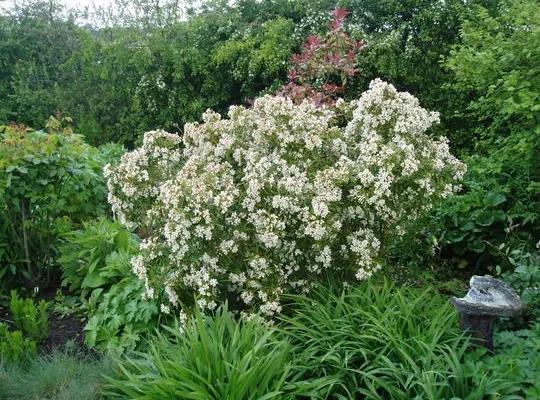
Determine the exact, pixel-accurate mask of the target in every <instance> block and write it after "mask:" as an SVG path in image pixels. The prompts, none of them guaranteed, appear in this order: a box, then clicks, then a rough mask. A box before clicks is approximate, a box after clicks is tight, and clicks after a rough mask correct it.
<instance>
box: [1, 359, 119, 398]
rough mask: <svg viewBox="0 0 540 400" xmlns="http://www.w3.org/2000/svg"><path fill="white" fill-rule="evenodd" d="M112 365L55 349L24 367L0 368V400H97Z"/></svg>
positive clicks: (107, 360)
mask: <svg viewBox="0 0 540 400" xmlns="http://www.w3.org/2000/svg"><path fill="white" fill-rule="evenodd" d="M111 368H112V362H111V361H110V360H109V359H107V358H104V359H99V358H96V357H94V356H90V355H86V356H84V355H80V354H77V353H75V352H73V351H69V350H62V351H61V350H57V351H55V352H53V353H51V354H49V355H46V356H41V357H37V358H34V359H32V360H30V361H29V362H28V363H27V364H25V365H11V366H8V367H1V368H0V398H1V399H4V400H22V399H24V400H30V399H36V400H37V399H39V400H53V399H54V400H74V399H77V400H96V399H102V398H105V397H102V396H101V395H100V390H101V388H102V386H103V385H104V384H105V379H104V378H103V376H102V374H105V373H107V372H110V371H111Z"/></svg>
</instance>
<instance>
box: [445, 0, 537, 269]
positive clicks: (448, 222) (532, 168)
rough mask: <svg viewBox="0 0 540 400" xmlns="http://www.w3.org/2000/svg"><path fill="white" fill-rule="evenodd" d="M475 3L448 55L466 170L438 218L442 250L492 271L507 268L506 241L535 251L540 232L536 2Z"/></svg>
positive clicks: (477, 266) (518, 247)
mask: <svg viewBox="0 0 540 400" xmlns="http://www.w3.org/2000/svg"><path fill="white" fill-rule="evenodd" d="M473 10H474V13H471V14H470V15H469V18H468V19H467V21H466V22H465V23H464V24H463V26H462V30H461V38H462V43H461V44H460V45H458V46H456V47H455V48H454V49H453V50H452V52H451V55H450V57H449V58H448V60H447V62H446V65H447V67H448V68H449V69H450V70H451V71H452V72H453V73H454V74H455V75H454V79H453V80H452V81H451V83H449V85H448V86H449V87H450V88H451V90H453V91H454V93H456V94H457V96H458V97H460V96H461V97H463V98H464V99H467V101H466V102H465V103H463V104H462V105H461V108H460V111H459V116H458V117H459V118H461V119H463V120H467V121H468V123H470V124H471V125H470V127H469V129H468V130H466V131H461V130H456V132H455V137H456V138H461V140H462V141H463V142H462V143H466V144H465V145H463V148H464V149H466V150H467V151H468V153H469V154H470V155H469V156H468V158H467V164H468V167H469V172H468V173H467V175H466V177H465V182H464V185H463V186H464V190H463V193H462V194H461V195H459V196H456V197H454V198H451V199H448V201H447V202H446V203H445V204H444V205H443V206H442V207H441V208H440V209H439V210H438V212H437V213H436V215H435V223H436V225H437V229H438V230H439V236H438V238H439V240H440V241H441V243H442V244H443V245H444V247H443V254H445V255H446V256H449V257H453V256H455V255H457V256H458V257H459V258H462V259H465V260H466V261H467V262H468V263H469V266H471V267H473V268H474V270H476V271H477V272H486V271H489V272H490V273H494V267H495V265H497V264H498V265H500V266H501V268H502V269H503V270H504V271H506V270H508V269H510V268H511V265H510V264H509V263H508V262H507V261H506V257H505V254H506V253H507V249H510V250H519V251H524V252H532V251H536V249H535V246H536V244H537V242H538V238H539V237H540V223H539V221H540V211H539V210H540V164H539V163H538V159H539V157H540V128H539V126H540V125H539V123H540V108H539V107H538V99H539V97H538V96H539V92H538V87H540V81H539V77H540V67H539V65H540V51H539V47H538V43H539V40H540V36H539V35H540V8H539V7H538V4H537V2H535V1H527V0H523V1H515V2H502V3H501V4H500V5H499V7H498V8H493V7H492V8H490V9H486V8H482V7H475V8H473ZM456 115H457V114H456ZM471 272H472V271H471Z"/></svg>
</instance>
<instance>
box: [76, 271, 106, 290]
mask: <svg viewBox="0 0 540 400" xmlns="http://www.w3.org/2000/svg"><path fill="white" fill-rule="evenodd" d="M105 283H107V279H104V278H103V277H102V276H101V275H100V274H99V272H98V271H95V272H93V273H90V274H88V275H86V276H85V277H84V280H83V282H82V287H90V288H97V287H99V286H101V285H104V284H105Z"/></svg>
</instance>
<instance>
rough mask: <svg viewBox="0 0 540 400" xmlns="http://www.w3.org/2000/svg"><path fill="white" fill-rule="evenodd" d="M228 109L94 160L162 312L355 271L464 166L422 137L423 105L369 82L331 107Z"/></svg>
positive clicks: (261, 303)
mask: <svg viewBox="0 0 540 400" xmlns="http://www.w3.org/2000/svg"><path fill="white" fill-rule="evenodd" d="M351 108H352V109H354V111H353V112H352V119H351V120H350V121H349V123H348V125H347V126H346V127H345V128H341V127H339V126H338V124H337V121H338V119H339V118H338V114H337V113H338V112H339V110H342V111H344V110H347V109H351ZM228 116H229V118H228V119H222V118H221V116H220V115H219V114H217V113H214V112H212V111H207V112H206V113H205V114H204V115H203V123H201V124H188V125H186V127H185V135H184V137H183V138H182V139H180V138H179V137H178V136H177V135H173V134H168V133H165V132H149V133H147V134H146V136H145V140H144V144H143V146H142V147H141V148H140V149H138V150H136V151H134V152H132V153H128V154H125V155H124V156H123V158H122V162H121V164H120V165H119V166H118V167H114V168H108V169H106V175H107V176H108V185H109V190H110V194H109V201H110V203H111V205H112V207H113V210H114V211H115V212H116V213H117V214H118V215H119V216H120V218H121V219H122V220H123V221H125V222H126V223H128V224H131V225H139V226H142V227H144V228H145V231H146V232H148V237H146V238H145V239H144V240H143V243H142V245H141V248H142V252H141V253H140V255H138V256H136V257H135V258H134V259H133V260H132V265H133V269H134V271H135V273H136V274H137V275H138V276H139V277H140V278H142V279H144V280H145V282H146V287H147V292H146V294H147V296H149V297H154V296H161V295H162V294H164V295H166V298H167V300H166V301H165V302H164V304H163V305H162V310H163V311H165V312H167V311H168V310H169V309H170V306H173V307H176V308H181V309H184V308H185V307H186V306H190V305H192V302H193V298H194V296H196V298H197V301H198V303H199V306H201V307H203V308H214V307H215V306H216V304H217V301H218V300H220V299H223V298H224V297H226V296H227V295H228V294H233V295H235V296H237V300H238V301H240V302H241V303H243V304H244V305H246V306H249V307H253V309H256V310H257V311H258V312H259V313H260V314H262V315H268V316H271V315H274V314H275V313H278V312H279V311H280V310H281V306H280V303H279V296H280V294H282V293H285V292H287V293H290V292H297V293H298V292H302V293H305V292H308V291H309V290H310V288H311V286H312V283H313V279H314V277H316V276H319V275H321V274H322V273H323V272H325V271H326V272H330V273H338V274H340V276H344V277H346V278H347V279H350V278H353V277H355V278H356V279H359V280H364V279H367V278H369V277H370V276H371V275H372V274H373V272H374V271H376V270H377V269H378V268H379V267H378V263H379V262H380V260H381V258H382V256H383V255H384V245H385V242H386V241H387V240H388V237H389V236H391V235H396V234H400V232H401V228H400V224H401V223H402V222H403V221H405V220H410V219H414V218H416V217H417V216H419V215H420V214H421V213H423V212H425V211H426V210H428V209H429V208H430V206H431V204H432V203H433V201H434V200H435V199H437V198H440V197H445V196H448V195H449V194H451V193H453V192H454V191H456V190H457V188H458V187H457V185H456V183H457V182H458V181H459V180H461V178H462V176H463V174H464V171H465V167H464V165H463V164H462V163H461V162H459V161H458V160H457V159H456V158H454V157H453V156H452V155H451V154H450V153H449V149H448V144H447V141H446V139H444V138H443V139H438V140H433V139H430V138H429V137H428V136H427V135H426V134H425V131H426V130H427V129H428V128H429V127H430V126H431V125H432V124H433V123H435V122H437V120H438V117H437V114H436V113H431V112H428V111H426V110H424V109H423V108H421V107H420V106H419V105H418V100H417V99H416V98H414V97H413V96H411V95H410V94H408V93H399V92H397V91H396V89H395V88H394V87H393V86H392V85H389V84H387V83H384V82H382V81H380V80H375V81H373V82H372V83H371V85H370V89H369V90H368V91H367V92H365V93H364V94H363V95H362V96H361V98H360V99H359V100H357V101H355V102H353V103H352V104H350V105H349V104H346V103H345V102H344V101H339V102H338V103H337V104H336V108H335V109H334V108H332V109H330V108H327V107H318V106H317V105H315V104H314V103H312V102H308V101H305V102H303V103H301V104H299V105H295V104H293V102H292V101H291V100H290V99H287V98H283V97H272V96H265V97H262V98H259V99H257V100H256V101H255V103H254V106H253V108H250V109H246V108H244V107H237V106H234V107H231V108H230V110H229V113H228Z"/></svg>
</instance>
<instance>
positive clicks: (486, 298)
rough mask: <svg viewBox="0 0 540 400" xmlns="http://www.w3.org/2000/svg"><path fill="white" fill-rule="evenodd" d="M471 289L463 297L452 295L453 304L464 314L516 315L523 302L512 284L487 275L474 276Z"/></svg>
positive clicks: (519, 311)
mask: <svg viewBox="0 0 540 400" xmlns="http://www.w3.org/2000/svg"><path fill="white" fill-rule="evenodd" d="M470 287H471V288H470V290H469V292H468V293H467V295H466V296H465V297H463V298H461V299H459V298H457V297H452V299H451V301H452V304H454V306H455V307H456V308H457V309H458V310H459V311H460V312H461V313H463V314H468V315H490V316H493V317H515V316H517V315H519V314H521V309H522V307H523V304H522V302H521V299H520V298H519V296H518V295H517V294H516V292H514V290H513V289H512V287H510V285H508V284H506V283H505V282H503V281H501V280H499V279H495V278H492V277H487V276H477V275H475V276H473V277H472V278H471V280H470Z"/></svg>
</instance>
